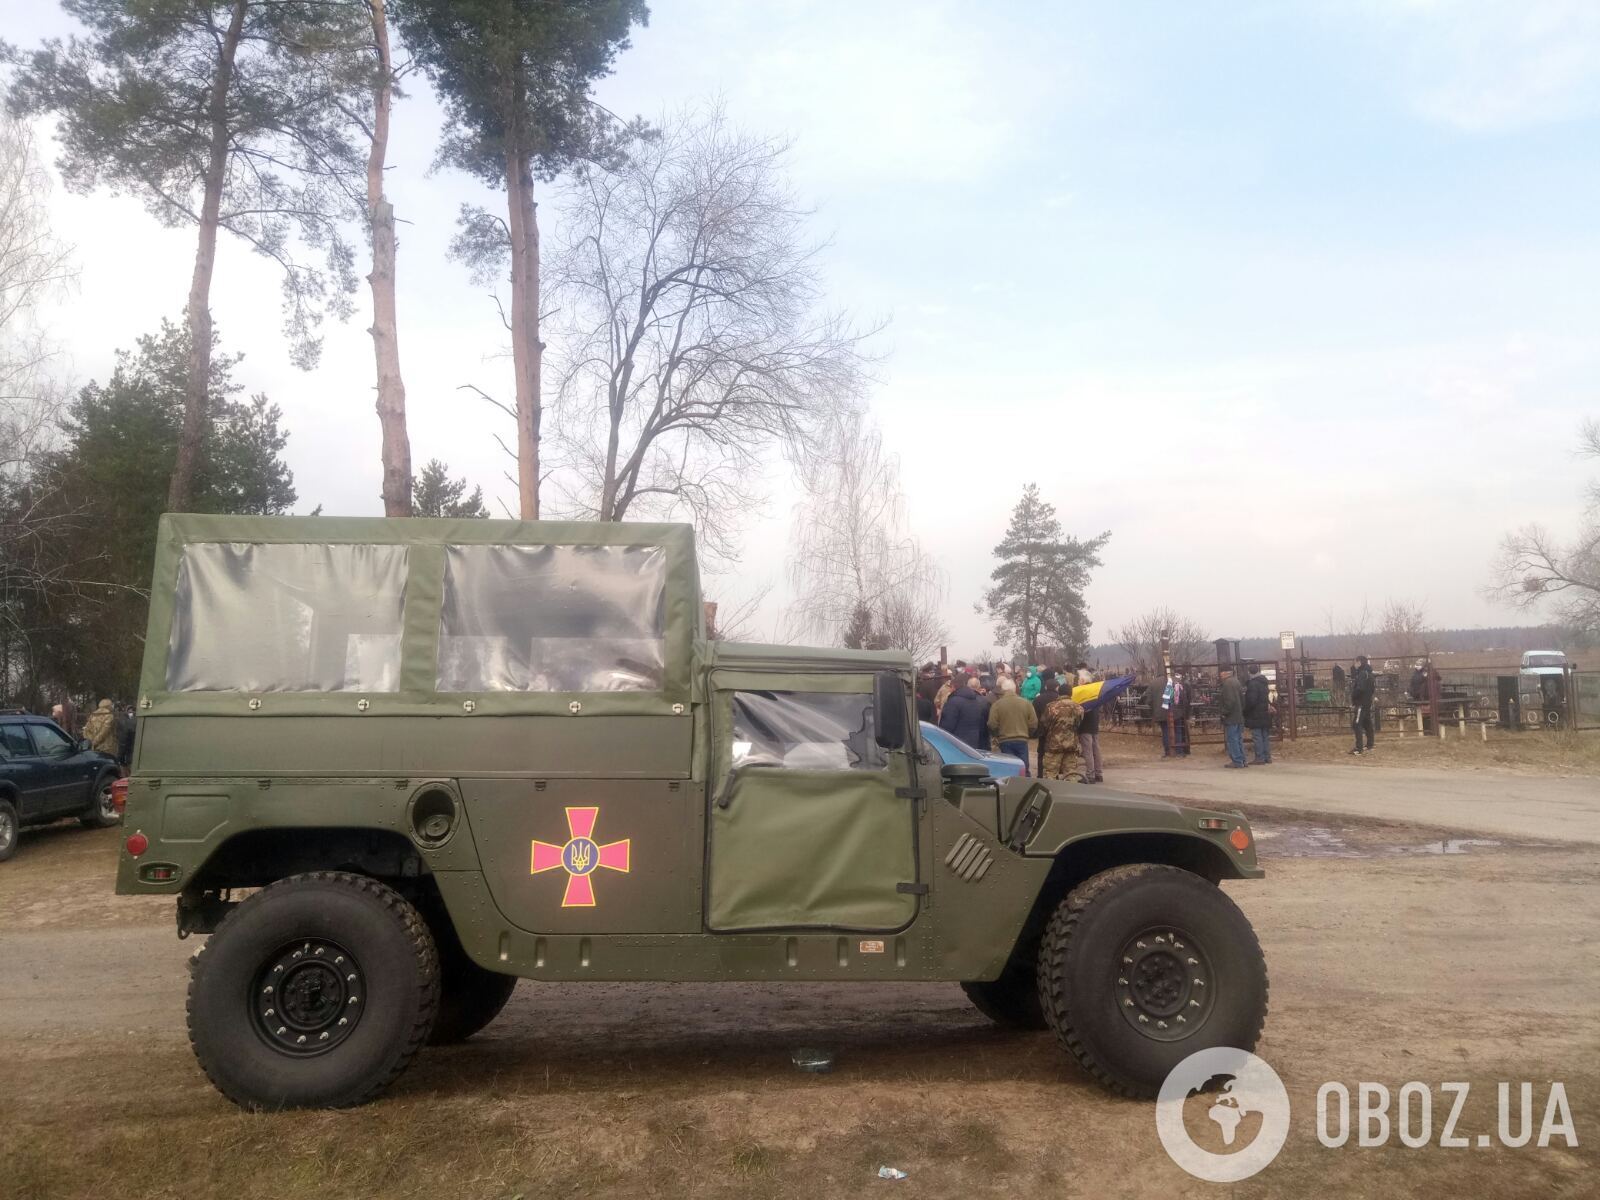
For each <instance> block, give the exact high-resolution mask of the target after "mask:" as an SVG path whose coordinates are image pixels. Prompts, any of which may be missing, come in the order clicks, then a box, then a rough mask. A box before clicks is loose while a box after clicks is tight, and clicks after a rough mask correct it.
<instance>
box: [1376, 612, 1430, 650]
mask: <svg viewBox="0 0 1600 1200" xmlns="http://www.w3.org/2000/svg"><path fill="white" fill-rule="evenodd" d="M1380 631H1381V632H1382V634H1383V644H1384V653H1385V654H1387V655H1389V656H1390V657H1391V658H1414V657H1416V656H1417V655H1419V654H1426V653H1427V651H1428V638H1427V633H1428V612H1427V609H1426V608H1425V607H1424V606H1423V605H1422V604H1416V603H1412V602H1411V601H1409V600H1393V599H1391V600H1388V601H1386V602H1385V603H1384V606H1383V622H1382V625H1381V626H1380Z"/></svg>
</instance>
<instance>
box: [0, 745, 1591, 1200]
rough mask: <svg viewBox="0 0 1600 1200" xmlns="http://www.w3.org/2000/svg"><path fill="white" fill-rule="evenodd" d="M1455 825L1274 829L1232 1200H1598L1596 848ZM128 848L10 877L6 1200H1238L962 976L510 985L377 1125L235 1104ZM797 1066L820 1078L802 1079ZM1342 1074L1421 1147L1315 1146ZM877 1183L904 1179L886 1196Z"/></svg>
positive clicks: (4, 1011)
mask: <svg viewBox="0 0 1600 1200" xmlns="http://www.w3.org/2000/svg"><path fill="white" fill-rule="evenodd" d="M1235 774H1236V773H1232V772H1229V773H1227V776H1226V777H1227V778H1229V779H1232V778H1233V777H1234V775H1235ZM1261 774H1262V775H1263V776H1265V775H1269V774H1271V773H1270V772H1267V771H1263V772H1262V773H1261ZM1245 776H1248V777H1250V778H1254V776H1253V775H1250V773H1244V775H1243V776H1241V778H1243V777H1245ZM1196 778H1198V773H1197V774H1196ZM1279 786H1284V785H1279ZM1307 786H1308V787H1311V786H1312V785H1310V784H1308V785H1307ZM1534 811H1539V812H1543V811H1545V810H1543V809H1536V810H1534ZM1551 811H1552V812H1559V811H1560V809H1559V808H1557V809H1553V810H1551ZM1386 815H1389V816H1391V817H1392V816H1393V814H1392V813H1390V814H1386ZM1448 832H1449V831H1448V830H1445V831H1440V830H1422V829H1416V830H1405V829H1397V828H1396V827H1395V826H1393V825H1388V826H1383V827H1374V826H1370V825H1367V824H1364V823H1362V822H1359V821H1355V820H1352V819H1349V818H1344V817H1340V818H1337V819H1330V820H1310V821H1308V820H1306V819H1303V818H1297V817H1296V818H1291V817H1287V816H1285V817H1284V818H1283V819H1281V820H1276V821H1275V820H1274V817H1273V814H1272V813H1270V812H1268V813H1266V814H1265V816H1264V817H1263V818H1262V824H1261V825H1260V827H1259V834H1260V845H1261V852H1262V856H1263V860H1264V861H1265V862H1266V863H1267V865H1268V867H1269V875H1268V878H1267V879H1266V880H1265V881H1263V882H1260V883H1250V884H1241V885H1230V888H1229V890H1230V892H1231V894H1232V895H1233V896H1234V897H1235V899H1237V900H1238V902H1239V903H1240V904H1241V905H1242V907H1243V908H1244V909H1245V911H1246V913H1247V914H1248V915H1249V917H1250V918H1251V920H1252V921H1253V922H1254V923H1255V926H1256V928H1257V930H1258V932H1259V934H1260V937H1261V941H1262V944H1263V946H1264V948H1265V951H1266V955H1267V961H1268V964H1269V968H1270V970H1271V974H1272V998H1273V1008H1272V1015H1271V1017H1270V1018H1269V1020H1268V1024H1267V1032H1266V1036H1265V1038H1264V1040H1263V1042H1262V1045H1261V1047H1260V1048H1259V1049H1260V1053H1261V1054H1262V1055H1263V1057H1265V1058H1266V1059H1267V1060H1268V1061H1269V1062H1271V1063H1272V1064H1273V1066H1274V1067H1275V1068H1276V1069H1277V1070H1278V1071H1279V1073H1280V1074H1281V1075H1282V1077H1283V1079H1284V1081H1285V1083H1286V1085H1287V1087H1288V1089H1289V1093H1290V1097H1291V1102H1292V1104H1293V1109H1294V1112H1293V1120H1292V1125H1291V1131H1290V1135H1289V1141H1288V1144H1287V1145H1286V1147H1285V1149H1284V1151H1283V1152H1282V1154H1281V1155H1280V1156H1279V1158H1278V1159H1277V1161H1276V1162H1275V1163H1273V1164H1272V1165H1271V1166H1270V1167H1268V1168H1267V1169H1266V1170H1265V1171H1264V1172H1263V1173H1262V1174H1261V1175H1259V1176H1257V1177H1256V1178H1254V1179H1252V1180H1249V1181H1246V1182H1245V1183H1242V1184H1239V1185H1236V1186H1235V1190H1236V1191H1237V1192H1238V1193H1239V1194H1242V1195H1247V1196H1311V1195H1317V1196H1322V1195H1352V1196H1373V1197H1377V1196H1385V1197H1387V1196H1393V1195H1403V1194H1409V1195H1417V1196H1445V1195H1455V1194H1459V1195H1482V1196H1497V1197H1500V1196H1560V1195H1570V1196H1593V1195H1594V1194H1595V1190H1596V1188H1595V1181H1596V1178H1597V1177H1600V1155H1597V1153H1596V1147H1597V1146H1600V1054H1597V1053H1596V1051H1597V1050H1600V1017H1597V1007H1596V988H1597V984H1600V935H1597V933H1596V927H1597V919H1600V849H1597V848H1596V847H1594V846H1589V845H1583V844H1571V843H1568V844H1561V845H1553V846H1551V845H1544V846H1541V845H1536V844H1535V845H1530V844H1527V843H1529V842H1543V841H1553V840H1554V839H1553V838H1548V837H1545V836H1543V835H1542V834H1541V832H1540V830H1538V829H1529V830H1523V831H1522V833H1523V837H1522V838H1521V840H1520V841H1518V842H1512V841H1509V840H1506V839H1497V840H1498V841H1499V844H1483V843H1484V842H1485V840H1486V839H1482V838H1476V839H1471V838H1469V839H1467V840H1466V841H1465V842H1464V843H1456V842H1451V841H1449V840H1447V834H1448ZM116 836H117V835H116V831H114V830H107V831H99V832H92V833H91V832H83V831H79V830H76V829H70V830H69V829H67V828H62V829H61V830H60V831H59V832H56V831H51V832H47V833H44V834H38V835H33V836H30V837H28V838H27V839H26V840H25V841H24V843H23V845H22V847H21V850H20V853H19V854H18V856H17V857H16V858H15V859H14V860H13V861H12V862H11V863H9V864H6V865H5V866H4V867H3V868H0V914H3V917H4V919H3V921H0V1028H3V1029H4V1030H5V1035H6V1036H5V1042H4V1052H3V1054H0V1196H4V1197H6V1198H7V1200H21V1198H29V1197H50V1198H55V1197H77V1196H105V1195H117V1196H129V1197H145V1196H151V1197H157V1196H159V1197H167V1196H171V1197H185V1198H190V1197H210V1196H216V1197H229V1198H244V1197H257V1196H260V1197H268V1196H270V1197H274V1198H275V1200H276V1198H283V1197H298V1196H302V1195H311V1194H313V1193H315V1194H318V1195H330V1196H341V1197H343V1196H383V1197H413V1196H415V1197H422V1196H429V1197H432V1196H452V1197H454V1196H462V1197H480V1196H481V1197H505V1198H510V1197H516V1196H525V1197H533V1196H545V1195H576V1196H600V1195H606V1196H610V1195H619V1196H620V1195H651V1196H700V1195H711V1196H751V1195H759V1196H764V1197H765V1196H775V1197H787V1196H795V1197H801V1196H806V1197H809V1196H836V1195H837V1196H855V1195H859V1194H864V1193H868V1192H870V1191H873V1190H875V1189H889V1190H890V1191H893V1192H897V1193H898V1194H903V1195H907V1196H966V1195H972V1194H979V1195H1026V1196H1034V1195H1037V1196H1078V1195H1082V1196H1123V1195H1127V1196H1161V1197H1170V1196H1202V1195H1213V1194H1216V1193H1217V1192H1218V1191H1219V1189H1218V1187H1217V1186H1216V1185H1211V1184H1205V1183H1202V1182H1200V1181H1198V1180H1195V1179H1192V1178H1190V1177H1189V1176H1187V1175H1185V1174H1184V1173H1182V1172H1181V1171H1180V1170H1179V1169H1178V1168H1177V1167H1176V1166H1175V1165H1173V1164H1172V1163H1171V1162H1170V1161H1169V1160H1168V1158H1167V1156H1166V1155H1165V1154H1164V1152H1163V1151H1162V1149H1161V1147H1160V1145H1159V1143H1158V1141H1157V1138H1156V1133H1155V1127H1154V1120H1153V1106H1151V1105H1149V1104H1144V1103H1134V1102H1128V1101H1120V1100H1115V1099H1112V1098H1109V1097H1107V1096H1106V1095H1104V1094H1103V1093H1101V1092H1100V1091H1099V1090H1098V1089H1097V1088H1096V1087H1095V1086H1094V1085H1093V1084H1091V1083H1090V1082H1089V1081H1088V1080H1087V1079H1086V1078H1085V1077H1084V1076H1083V1075H1082V1074H1081V1073H1080V1072H1079V1071H1078V1070H1077V1069H1076V1068H1075V1067H1074V1066H1073V1065H1072V1064H1071V1063H1070V1062H1069V1061H1068V1060H1067V1058H1066V1057H1065V1056H1064V1055H1062V1054H1061V1053H1060V1052H1059V1051H1058V1050H1057V1049H1056V1047H1055V1044H1054V1042H1053V1041H1052V1040H1051V1039H1050V1037H1049V1035H1047V1034H1017V1033H1010V1032H1005V1031H1002V1030H1000V1029H997V1028H995V1027H994V1026H992V1025H990V1024H989V1023H988V1022H987V1021H986V1020H984V1019H983V1018H982V1017H980V1016H979V1015H978V1014H977V1013H976V1012H975V1011H974V1010H973V1009H972V1008H971V1006H970V1005H969V1004H968V1003H967V1002H966V1000H965V998H964V997H963V996H962V994H961V993H960V991H959V990H958V989H957V988H956V987H954V986H953V985H927V986H923V985H917V986H912V985H881V986H880V985H871V986H865V985H863V986H853V987H832V986H798V987H797V986H791V987H777V986H772V987H748V986H737V985H599V984H596V985H578V986H545V987H540V986H536V985H532V984H527V983H524V984H522V985H521V986H520V987H519V989H518V992H517V994H516V996H515V997H514V998H513V999H512V1002H511V1004H510V1006H509V1007H508V1009H507V1011H506V1013H505V1014H504V1015H503V1017H502V1018H501V1019H500V1020H499V1021H498V1022H496V1023H495V1024H494V1025H493V1026H491V1027H490V1029H489V1030H487V1031H486V1032H485V1033H484V1034H482V1035H480V1036H479V1037H478V1038H477V1039H474V1041H473V1042H471V1043H468V1044H467V1045H465V1046H461V1047H457V1048H452V1049H447V1050H433V1051H429V1052H427V1053H425V1054H424V1055H423V1056H422V1057H421V1058H420V1059H419V1061H418V1062H417V1064H416V1065H415V1066H413V1068H412V1069H411V1070H410V1072H408V1073H407V1075H406V1076H404V1077H403V1078H402V1080H401V1081H400V1083H399V1084H398V1086H397V1087H396V1088H395V1089H394V1091H393V1092H392V1094H391V1095H390V1096H389V1097H388V1098H386V1099H384V1100H382V1101H380V1102H378V1103H376V1104H373V1105H370V1106H368V1107H367V1108H364V1109H361V1110H358V1111H354V1112H347V1113H295V1114H282V1115H272V1116H247V1115H244V1114H241V1113H238V1112H236V1111H235V1110H234V1109H233V1108H232V1107H231V1106H230V1105H228V1104H227V1103H226V1102H225V1101H224V1100H222V1099H221V1098H220V1097H219V1096H217V1095H216V1093H214V1092H213V1091H212V1090H211V1088H210V1086H209V1085H208V1084H207V1083H206V1081H205V1080H204V1078H203V1077H202V1076H201V1075H200V1073H199V1071H198V1070H197V1069H196V1067H195V1065H194V1063H193V1060H192V1058H191V1056H190V1054H189V1050H188V1047H187V1044H186V1041H185V1038H184V1034H183V992H184V986H185V982H186V972H185V969H184V963H185V959H186V957H187V955H188V954H189V953H190V951H191V950H192V949H193V948H194V946H195V945H196V943H195V942H193V941H190V942H179V941H177V939H176V938H175V937H174V935H173V932H172V926H171V923H170V921H171V914H170V908H169V906H168V905H167V904H166V903H164V902H155V901H150V902H143V901H128V900H117V899H114V898H112V897H110V896H109V895H108V894H107V887H108V880H109V875H110V865H111V857H112V854H113V853H114V845H115V839H116ZM1445 850H1454V851H1457V852H1455V853H1443V852H1442V851H1445ZM801 1046H811V1047H822V1048H825V1049H828V1050H830V1051H832V1052H833V1053H834V1054H835V1055H836V1064H835V1068H834V1070H833V1071H832V1072H831V1073H830V1074H826V1075H807V1074H802V1073H800V1072H798V1071H796V1070H795V1069H794V1067H793V1066H792V1065H791V1063H790V1061H789V1058H790V1054H791V1052H792V1051H793V1050H794V1049H795V1048H797V1047H801ZM1329 1080H1339V1081H1342V1082H1344V1083H1345V1084H1346V1085H1347V1086H1348V1087H1349V1088H1350V1090H1351V1092H1352V1093H1354V1092H1355V1091H1356V1085H1357V1084H1358V1083H1359V1082H1361V1081H1375V1082H1380V1083H1384V1084H1386V1085H1387V1086H1388V1087H1389V1088H1390V1090H1391V1092H1397V1091H1398V1089H1399V1086H1400V1085H1401V1084H1402V1083H1405V1082H1407V1081H1410V1080H1418V1081H1422V1082H1424V1083H1427V1084H1429V1085H1430V1086H1432V1087H1433V1089H1434V1103H1435V1107H1436V1109H1437V1110H1438V1112H1437V1114H1436V1116H1437V1119H1436V1122H1435V1130H1434V1143H1435V1144H1433V1145H1430V1146H1428V1147H1424V1148H1422V1149H1406V1148H1404V1147H1402V1146H1401V1145H1400V1144H1399V1143H1398V1141H1397V1140H1396V1139H1394V1138H1391V1139H1390V1142H1389V1144H1388V1145H1386V1146H1384V1147H1381V1148H1368V1149H1361V1148H1357V1147H1356V1146H1355V1145H1354V1144H1353V1143H1352V1145H1350V1146H1347V1147H1345V1148H1343V1149H1338V1150H1332V1149H1326V1148H1324V1147H1323V1146H1321V1145H1320V1144H1319V1143H1318V1141H1317V1140H1316V1134H1315V1129H1316V1126H1315V1117H1314V1113H1315V1094H1316V1090H1317V1088H1318V1086H1319V1085H1320V1084H1321V1083H1323V1082H1324V1081H1329ZM1454 1080H1462V1081H1467V1082H1469V1083H1471V1084H1472V1085H1473V1087H1472V1091H1471V1092H1470V1094H1469V1097H1468V1102H1467V1104H1466V1107H1465V1111H1464V1113H1463V1115H1462V1118H1461V1123H1460V1127H1459V1129H1458V1132H1465V1133H1467V1134H1468V1135H1469V1138H1471V1139H1472V1140H1474V1141H1475V1140H1476V1135H1478V1134H1480V1133H1491V1134H1492V1133H1493V1131H1494V1129H1495V1087H1494V1085H1495V1083H1496V1082H1497V1081H1501V1080H1505V1081H1521V1080H1529V1081H1532V1082H1533V1083H1534V1085H1535V1089H1536V1095H1537V1104H1538V1106H1539V1108H1540V1110H1541V1111H1542V1106H1543V1102H1544V1097H1545V1096H1546V1094H1547V1093H1548V1090H1549V1084H1550V1081H1552V1080H1561V1081H1563V1082H1564V1084H1565V1087H1566V1092H1567V1095H1568V1098H1569V1101H1570V1104H1571V1108H1572V1111H1573V1116H1574V1120H1575V1123H1576V1126H1577V1131H1578V1136H1579V1142H1580V1144H1579V1146H1578V1148H1577V1149H1569V1148H1566V1147H1565V1146H1564V1145H1561V1144H1560V1142H1559V1141H1558V1143H1557V1145H1555V1146H1552V1147H1549V1148H1546V1149H1536V1148H1533V1147H1532V1146H1530V1147H1527V1148H1523V1149H1516V1150H1513V1149H1507V1148H1504V1147H1500V1146H1490V1147H1487V1148H1480V1147H1477V1146H1476V1145H1474V1146H1472V1147H1471V1148H1468V1149H1443V1148H1440V1147H1439V1146H1438V1145H1437V1140H1438V1136H1439V1126H1440V1125H1441V1124H1442V1117H1443V1111H1444V1110H1445V1109H1446V1108H1447V1107H1448V1097H1446V1096H1445V1095H1444V1094H1443V1093H1442V1092H1440V1091H1439V1089H1438V1084H1440V1083H1441V1082H1444V1081H1454ZM1535 1115H1536V1117H1537V1116H1538V1115H1539V1114H1538V1113H1537V1112H1536V1114H1535ZM883 1164H890V1165H893V1166H896V1167H899V1168H901V1169H903V1170H905V1171H907V1172H909V1174H910V1178H909V1179H907V1180H905V1181H903V1182H898V1183H890V1182H885V1181H880V1180H878V1179H877V1178H875V1177H874V1172H875V1171H876V1169H877V1167H878V1166H880V1165H883Z"/></svg>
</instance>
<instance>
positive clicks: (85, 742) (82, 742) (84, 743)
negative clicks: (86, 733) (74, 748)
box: [78, 738, 94, 754]
mask: <svg viewBox="0 0 1600 1200" xmlns="http://www.w3.org/2000/svg"><path fill="white" fill-rule="evenodd" d="M93 749H94V743H93V742H91V741H90V740H89V739H88V738H79V739H78V753H80V754H81V753H83V752H84V751H85V750H93Z"/></svg>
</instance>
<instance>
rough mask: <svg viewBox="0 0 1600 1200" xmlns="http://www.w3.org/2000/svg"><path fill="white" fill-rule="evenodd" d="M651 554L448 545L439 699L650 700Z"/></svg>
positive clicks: (658, 656)
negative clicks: (624, 696) (485, 695)
mask: <svg viewBox="0 0 1600 1200" xmlns="http://www.w3.org/2000/svg"><path fill="white" fill-rule="evenodd" d="M666 584H667V555H666V550H665V549H664V548H662V547H660V546H447V547H446V548H445V567H444V604H443V608H442V610H441V613H440V630H439V675H438V688H439V691H441V692H632V691H657V690H659V689H660V687H661V675H662V668H663V665H664V663H665V654H664V646H663V636H664V629H665V624H666V614H665V592H666Z"/></svg>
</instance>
